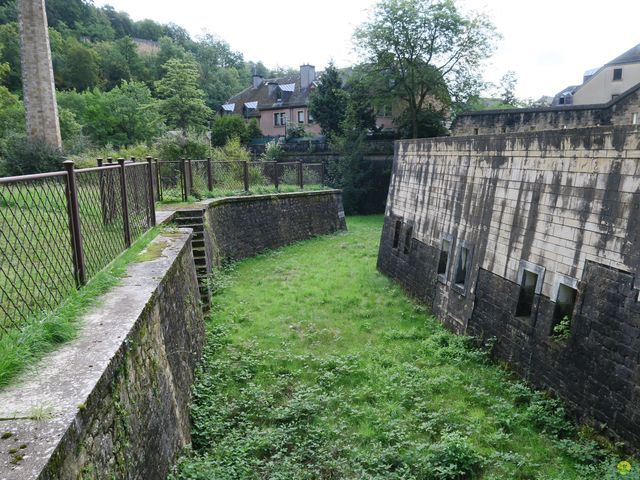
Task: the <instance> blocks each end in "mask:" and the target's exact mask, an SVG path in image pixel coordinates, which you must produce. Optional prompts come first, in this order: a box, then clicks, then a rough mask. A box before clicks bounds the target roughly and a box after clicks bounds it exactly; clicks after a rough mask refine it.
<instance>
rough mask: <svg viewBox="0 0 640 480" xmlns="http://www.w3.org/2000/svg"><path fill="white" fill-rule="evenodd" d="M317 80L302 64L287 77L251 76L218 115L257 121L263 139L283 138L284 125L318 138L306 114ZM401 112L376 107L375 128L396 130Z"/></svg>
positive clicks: (316, 127) (311, 71) (318, 127)
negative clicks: (299, 128) (249, 83)
mask: <svg viewBox="0 0 640 480" xmlns="http://www.w3.org/2000/svg"><path fill="white" fill-rule="evenodd" d="M318 79H319V75H317V74H316V69H315V67H314V66H313V65H301V66H300V73H299V74H297V75H289V76H286V77H279V78H271V79H264V78H263V77H262V76H260V75H254V76H253V79H252V85H251V86H250V87H248V88H245V89H244V90H242V91H241V92H240V93H238V94H236V95H234V96H233V97H231V98H230V99H229V100H227V102H226V103H225V104H223V105H222V106H221V107H220V113H221V114H222V115H233V114H235V115H242V116H243V117H244V118H246V119H252V118H255V119H257V120H258V124H259V125H260V130H261V131H262V134H263V135H265V136H272V137H276V136H284V135H285V134H286V127H287V124H292V123H293V124H298V125H301V126H303V127H304V129H305V130H306V131H307V133H310V134H315V135H320V133H321V131H320V125H318V124H317V123H315V122H314V121H313V118H312V117H311V116H310V115H309V98H310V96H311V92H313V91H314V90H315V88H316V87H317V86H318ZM400 112H401V111H400V109H399V107H398V106H397V105H396V106H394V107H393V108H392V107H391V106H384V107H377V108H376V125H377V127H378V128H381V129H382V130H395V123H394V117H395V116H396V115H398V114H399V113H400Z"/></svg>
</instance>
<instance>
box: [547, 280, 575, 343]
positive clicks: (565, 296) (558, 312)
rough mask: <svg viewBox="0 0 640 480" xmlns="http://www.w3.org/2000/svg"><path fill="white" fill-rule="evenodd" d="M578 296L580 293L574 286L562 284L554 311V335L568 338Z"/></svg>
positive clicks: (552, 332)
mask: <svg viewBox="0 0 640 480" xmlns="http://www.w3.org/2000/svg"><path fill="white" fill-rule="evenodd" d="M577 294H578V291H577V290H576V289H575V288H574V287H573V286H571V285H567V284H565V283H562V282H560V284H559V286H558V295H557V297H556V307H555V309H554V310H553V326H552V329H551V334H552V335H556V336H566V335H568V334H569V329H570V327H571V320H572V319H573V309H574V308H575V306H576V297H577Z"/></svg>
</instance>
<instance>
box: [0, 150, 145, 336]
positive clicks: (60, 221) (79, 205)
mask: <svg viewBox="0 0 640 480" xmlns="http://www.w3.org/2000/svg"><path fill="white" fill-rule="evenodd" d="M65 168H66V170H65V171H62V172H55V173H46V174H36V175H25V176H20V177H6V178H0V338H1V337H2V336H3V335H4V334H6V333H7V332H10V331H12V330H19V329H22V328H23V327H24V326H26V325H28V324H29V323H31V322H34V321H36V320H37V319H38V318H39V317H40V316H41V315H42V314H43V313H46V312H49V311H51V310H53V309H55V308H56V307H58V306H59V305H60V303H61V302H62V300H64V298H65V297H66V296H67V295H68V294H69V293H70V292H71V291H72V290H73V289H75V288H77V287H80V286H82V285H83V284H85V283H86V282H87V281H88V280H89V279H90V278H91V277H92V276H94V275H95V274H96V273H97V272H98V271H100V270H101V269H102V268H104V267H105V266H106V265H107V264H108V263H109V262H111V261H112V260H113V259H115V257H117V256H118V255H119V254H120V253H121V252H122V251H123V250H124V249H125V248H127V247H128V246H130V245H131V243H132V242H133V241H135V240H136V239H137V238H138V237H140V236H141V235H142V234H143V233H144V232H145V231H146V230H147V229H148V228H150V227H151V226H153V225H154V224H155V207H154V191H155V190H156V187H154V175H156V172H155V169H154V165H153V163H152V162H151V161H148V162H144V163H132V162H125V161H124V160H122V159H121V160H119V162H118V164H114V163H108V164H107V165H104V166H100V167H96V168H87V169H81V170H75V169H74V168H73V162H65Z"/></svg>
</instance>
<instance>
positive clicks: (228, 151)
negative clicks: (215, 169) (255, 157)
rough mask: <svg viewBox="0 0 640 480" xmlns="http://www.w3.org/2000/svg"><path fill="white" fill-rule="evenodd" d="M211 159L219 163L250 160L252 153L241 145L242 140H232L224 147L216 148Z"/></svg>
mask: <svg viewBox="0 0 640 480" xmlns="http://www.w3.org/2000/svg"><path fill="white" fill-rule="evenodd" d="M211 158H212V159H213V160H216V161H218V162H226V161H229V160H250V159H251V153H249V150H247V149H246V148H244V147H243V146H242V144H241V143H240V138H238V137H233V138H230V139H229V140H228V141H227V143H225V145H224V146H223V147H218V148H214V149H213V152H212V155H211Z"/></svg>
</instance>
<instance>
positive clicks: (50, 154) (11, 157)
mask: <svg viewBox="0 0 640 480" xmlns="http://www.w3.org/2000/svg"><path fill="white" fill-rule="evenodd" d="M3 156H4V158H5V163H4V167H3V170H4V172H5V174H7V175H28V174H31V173H44V172H55V171H59V170H62V162H63V161H64V155H63V153H62V151H60V150H58V149H57V148H54V147H51V146H50V145H48V144H46V143H44V142H38V141H33V140H28V139H27V138H26V137H24V136H21V135H18V136H15V137H13V138H11V139H9V140H8V142H7V146H6V151H5V152H4V155H3Z"/></svg>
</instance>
